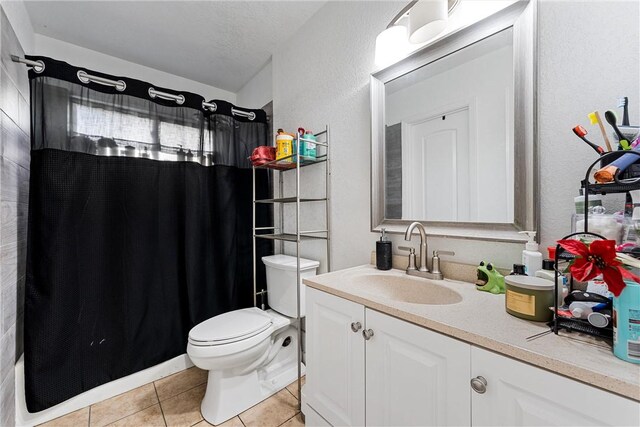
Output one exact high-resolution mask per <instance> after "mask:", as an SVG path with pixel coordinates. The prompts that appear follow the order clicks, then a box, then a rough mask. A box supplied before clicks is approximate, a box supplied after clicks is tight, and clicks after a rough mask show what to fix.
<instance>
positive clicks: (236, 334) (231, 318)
mask: <svg viewBox="0 0 640 427" xmlns="http://www.w3.org/2000/svg"><path fill="white" fill-rule="evenodd" d="M271 324H272V319H271V317H270V316H269V315H268V314H266V313H265V312H264V311H262V310H260V309H259V308H257V307H251V308H243V309H241V310H234V311H230V312H228V313H223V314H220V315H218V316H215V317H212V318H211V319H208V320H205V321H204V322H202V323H200V324H198V325H196V326H194V327H193V329H191V331H190V332H189V340H191V341H195V342H202V343H210V344H211V345H214V344H216V342H218V343H220V344H222V343H224V342H229V341H237V340H239V339H241V338H249V337H252V336H254V335H256V334H259V333H260V332H262V331H264V330H265V329H267V328H268V327H270V326H271Z"/></svg>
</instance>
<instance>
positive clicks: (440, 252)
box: [433, 249, 456, 258]
mask: <svg viewBox="0 0 640 427" xmlns="http://www.w3.org/2000/svg"><path fill="white" fill-rule="evenodd" d="M455 254H456V253H455V252H454V251H441V250H438V249H436V250H435V251H433V256H434V257H436V258H439V257H440V255H455Z"/></svg>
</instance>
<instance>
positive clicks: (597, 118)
mask: <svg viewBox="0 0 640 427" xmlns="http://www.w3.org/2000/svg"><path fill="white" fill-rule="evenodd" d="M589 121H590V122H591V124H592V125H595V124H596V123H597V124H598V126H599V127H600V133H602V139H604V143H605V144H606V145H607V151H613V148H611V142H610V141H609V137H608V136H607V131H606V130H605V129H604V124H603V123H602V119H601V118H600V113H598V112H597V111H594V112H593V113H591V114H589Z"/></svg>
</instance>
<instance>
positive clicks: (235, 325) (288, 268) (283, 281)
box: [187, 255, 320, 425]
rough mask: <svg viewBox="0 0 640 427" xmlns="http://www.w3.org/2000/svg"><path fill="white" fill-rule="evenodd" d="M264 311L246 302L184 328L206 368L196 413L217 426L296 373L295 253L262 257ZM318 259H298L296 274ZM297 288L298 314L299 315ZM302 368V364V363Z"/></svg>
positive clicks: (192, 352)
mask: <svg viewBox="0 0 640 427" xmlns="http://www.w3.org/2000/svg"><path fill="white" fill-rule="evenodd" d="M262 261H263V262H264V264H265V266H266V270H267V292H268V297H269V305H270V306H271V309H270V310H266V311H262V310H260V309H259V308H256V307H251V308H244V309H241V310H235V311H231V312H228V313H224V314H220V315H218V316H215V317H212V318H211V319H208V320H205V321H204V322H202V323H200V324H198V325H196V326H195V327H193V329H191V331H190V332H189V344H188V345H187V354H188V355H189V357H190V358H191V360H192V361H193V363H194V364H195V365H196V366H197V367H199V368H200V369H205V370H208V371H209V378H208V382H207V391H206V393H205V395H204V398H203V399H202V405H201V410H202V416H203V417H204V418H205V419H206V420H207V421H208V422H209V423H211V424H214V425H217V424H221V423H223V422H224V421H226V420H228V419H230V418H233V417H234V416H236V415H238V414H240V413H241V412H243V411H244V410H246V409H248V408H250V407H251V406H253V405H255V404H257V403H258V402H260V401H262V400H264V399H266V398H267V397H269V396H271V395H272V394H274V393H276V392H278V391H280V390H282V389H283V388H284V387H286V386H287V385H288V384H290V383H291V382H292V381H294V380H295V379H296V378H297V376H298V367H297V348H298V334H297V330H296V328H295V326H293V325H291V321H292V318H295V317H296V286H295V284H296V269H297V261H296V258H295V257H292V256H288V255H271V256H267V257H263V258H262ZM319 265H320V263H319V262H318V261H312V260H308V259H302V258H301V259H300V272H301V277H302V278H304V277H309V276H314V275H315V274H316V270H317V268H318V266H319ZM304 289H305V286H304V285H302V286H301V287H300V301H301V306H300V310H301V312H300V316H301V317H302V316H304V304H303V303H304ZM302 369H303V373H304V365H303V366H302Z"/></svg>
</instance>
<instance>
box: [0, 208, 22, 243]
mask: <svg viewBox="0 0 640 427" xmlns="http://www.w3.org/2000/svg"><path fill="white" fill-rule="evenodd" d="M28 209H29V205H28V204H27V203H18V202H0V246H4V245H6V244H9V243H14V242H18V241H21V240H25V239H26V238H27V215H28Z"/></svg>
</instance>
